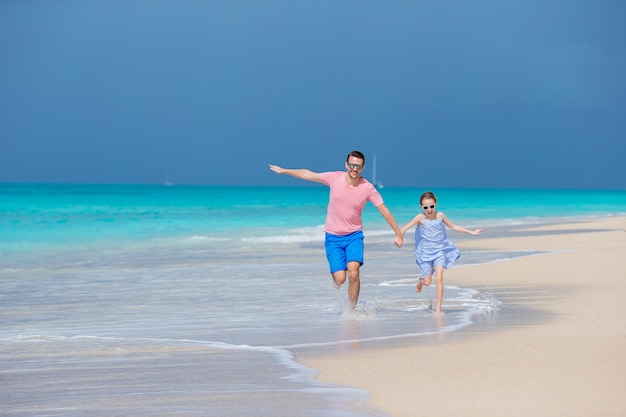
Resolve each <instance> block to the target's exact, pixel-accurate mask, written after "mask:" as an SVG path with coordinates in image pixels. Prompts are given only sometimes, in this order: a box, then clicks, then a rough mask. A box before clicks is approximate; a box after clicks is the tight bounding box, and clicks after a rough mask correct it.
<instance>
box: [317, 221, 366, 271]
mask: <svg viewBox="0 0 626 417" xmlns="http://www.w3.org/2000/svg"><path fill="white" fill-rule="evenodd" d="M324 245H325V246H326V258H327V259H328V264H329V265H330V273H331V274H332V273H334V272H337V271H347V270H348V263H349V262H358V263H360V264H361V265H363V231H361V230H358V231H356V232H354V233H350V234H349V235H342V236H339V235H333V234H330V233H326V238H325V239H324Z"/></svg>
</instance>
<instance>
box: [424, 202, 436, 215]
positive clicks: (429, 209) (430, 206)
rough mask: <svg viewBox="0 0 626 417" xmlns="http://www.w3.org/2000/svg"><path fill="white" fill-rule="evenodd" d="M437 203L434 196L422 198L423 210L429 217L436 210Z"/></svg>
mask: <svg viewBox="0 0 626 417" xmlns="http://www.w3.org/2000/svg"><path fill="white" fill-rule="evenodd" d="M436 207H437V203H436V202H435V200H433V199H432V198H425V199H423V200H422V210H424V214H425V215H426V216H427V217H430V216H432V215H433V213H434V212H435V208H436Z"/></svg>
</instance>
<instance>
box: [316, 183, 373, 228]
mask: <svg viewBox="0 0 626 417" xmlns="http://www.w3.org/2000/svg"><path fill="white" fill-rule="evenodd" d="M319 177H320V180H321V181H322V183H323V184H326V185H328V186H329V187H330V199H329V201H328V211H327V212H326V224H325V225H324V231H326V232H328V233H332V234H333V235H348V234H350V233H354V232H356V231H357V230H363V222H362V220H361V213H362V212H363V207H365V204H366V203H367V202H368V201H371V202H372V204H373V205H374V206H375V207H378V206H380V205H381V204H383V198H382V196H381V195H380V193H379V192H378V191H377V190H376V188H375V187H374V186H373V185H372V184H371V183H370V182H369V181H367V180H366V179H365V178H361V180H360V181H359V183H358V184H357V185H356V186H354V187H349V186H348V183H347V181H346V172H345V171H336V172H322V173H320V174H319Z"/></svg>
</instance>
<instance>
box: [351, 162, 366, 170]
mask: <svg viewBox="0 0 626 417" xmlns="http://www.w3.org/2000/svg"><path fill="white" fill-rule="evenodd" d="M348 168H350V169H361V168H363V165H360V164H351V163H348Z"/></svg>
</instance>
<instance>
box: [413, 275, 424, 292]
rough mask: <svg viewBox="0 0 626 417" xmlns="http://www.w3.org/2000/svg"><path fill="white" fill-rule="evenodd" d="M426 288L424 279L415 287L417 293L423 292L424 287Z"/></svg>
mask: <svg viewBox="0 0 626 417" xmlns="http://www.w3.org/2000/svg"><path fill="white" fill-rule="evenodd" d="M423 286H424V278H420V279H418V280H417V285H416V286H415V292H422V287H423Z"/></svg>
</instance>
